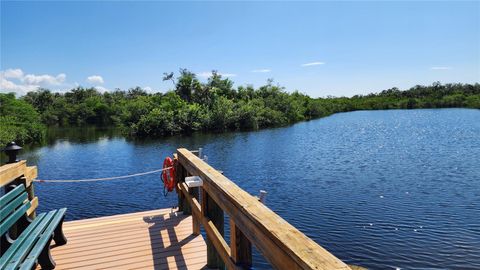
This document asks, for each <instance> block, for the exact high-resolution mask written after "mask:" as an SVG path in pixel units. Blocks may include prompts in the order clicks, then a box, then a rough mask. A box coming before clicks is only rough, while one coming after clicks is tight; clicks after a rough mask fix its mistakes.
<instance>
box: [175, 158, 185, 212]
mask: <svg viewBox="0 0 480 270" xmlns="http://www.w3.org/2000/svg"><path fill="white" fill-rule="evenodd" d="M173 159H174V166H175V183H176V184H177V186H175V188H176V190H177V196H178V201H177V203H178V211H183V208H184V205H183V202H184V198H183V193H182V192H181V191H180V190H178V185H181V184H182V182H183V181H185V177H183V171H184V170H185V168H183V166H182V164H180V162H179V161H178V155H177V154H174V155H173Z"/></svg>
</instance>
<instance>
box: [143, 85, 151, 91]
mask: <svg viewBox="0 0 480 270" xmlns="http://www.w3.org/2000/svg"><path fill="white" fill-rule="evenodd" d="M143 90H145V91H147V92H152V91H153V89H152V88H151V87H150V86H145V87H143Z"/></svg>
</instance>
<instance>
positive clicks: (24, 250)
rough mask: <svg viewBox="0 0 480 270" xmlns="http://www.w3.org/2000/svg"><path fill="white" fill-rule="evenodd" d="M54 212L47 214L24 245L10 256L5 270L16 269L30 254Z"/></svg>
mask: <svg viewBox="0 0 480 270" xmlns="http://www.w3.org/2000/svg"><path fill="white" fill-rule="evenodd" d="M54 214H55V213H54V212H53V211H51V212H49V213H48V214H46V215H45V218H43V219H42V221H41V222H40V224H39V225H38V226H37V227H36V228H35V229H34V230H33V232H32V233H31V234H30V235H29V236H28V237H27V239H26V240H25V241H24V242H23V245H22V246H20V247H19V249H18V250H17V252H16V253H14V254H13V256H12V257H11V258H10V261H9V262H8V264H7V265H6V268H5V270H13V269H16V268H17V267H18V266H19V265H20V264H21V263H22V261H23V259H24V258H25V257H26V256H27V255H28V252H29V251H30V250H31V247H32V246H33V245H34V244H35V243H36V242H37V240H38V238H39V236H40V235H41V233H42V232H43V231H44V230H45V228H46V227H47V226H48V224H49V223H50V221H51V220H52V219H53V216H54ZM2 270H3V269H2Z"/></svg>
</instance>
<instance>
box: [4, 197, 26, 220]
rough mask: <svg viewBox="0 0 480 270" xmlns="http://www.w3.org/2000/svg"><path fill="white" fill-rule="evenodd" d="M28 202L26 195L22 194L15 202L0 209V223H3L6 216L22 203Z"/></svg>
mask: <svg viewBox="0 0 480 270" xmlns="http://www.w3.org/2000/svg"><path fill="white" fill-rule="evenodd" d="M26 200H28V194H27V193H25V192H24V193H22V194H21V195H20V196H18V197H17V198H15V200H13V201H11V202H10V203H9V204H7V206H5V207H4V208H2V210H0V221H3V220H4V219H5V218H7V216H8V215H9V214H10V213H12V212H13V210H15V208H17V207H18V206H20V205H22V204H23V202H25V201H26Z"/></svg>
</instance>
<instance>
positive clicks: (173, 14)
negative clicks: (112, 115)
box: [0, 0, 480, 97]
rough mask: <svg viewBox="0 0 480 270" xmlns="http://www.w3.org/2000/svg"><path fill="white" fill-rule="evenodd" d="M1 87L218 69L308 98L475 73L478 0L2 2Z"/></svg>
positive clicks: (151, 82)
mask: <svg viewBox="0 0 480 270" xmlns="http://www.w3.org/2000/svg"><path fill="white" fill-rule="evenodd" d="M0 57H1V58H0V64H1V67H0V70H1V74H0V76H1V85H0V86H1V91H2V92H10V91H15V92H17V93H19V94H21V93H23V92H25V91H28V90H31V89H34V88H36V87H38V86H43V87H48V88H50V89H54V90H58V91H61V90H65V89H69V88H71V87H74V86H76V85H82V86H96V87H98V88H99V89H101V90H108V89H110V90H112V89H115V88H117V87H118V88H122V89H126V88H129V87H134V86H141V87H146V88H147V89H148V90H149V91H161V92H165V91H166V90H168V89H169V88H171V86H172V85H171V82H163V81H162V74H163V72H168V71H178V69H179V68H187V69H190V70H191V71H193V72H195V73H197V74H198V75H199V77H201V78H202V79H203V76H205V75H208V72H209V71H211V70H213V69H215V70H218V71H219V72H220V73H222V74H225V76H230V78H231V79H232V80H233V81H234V82H235V85H237V86H238V85H246V84H253V85H254V86H260V85H262V84H264V83H265V82H266V81H267V79H268V78H273V79H274V80H275V82H277V83H279V84H280V85H282V86H285V87H286V89H287V90H288V91H293V90H299V91H301V92H304V93H307V94H309V95H311V96H313V97H319V96H327V95H333V96H351V95H354V94H365V93H369V92H376V91H380V90H383V89H387V88H390V87H394V86H396V87H399V88H401V89H403V88H408V87H411V86H413V85H416V84H431V83H432V82H434V81H441V82H444V83H446V82H462V83H474V82H479V81H480V79H479V78H480V2H479V1H473V2H455V1H448V2H432V1H428V2H412V1H405V2H390V1H389V2H386V1H384V2H380V1H375V2H363V1H354V2H243V3H242V2H133V1H118V2H116V1H88V2H66V1H63V2H61V1H57V2H45V1H37V2H28V1H21V2H16V1H3V0H2V2H1V55H0Z"/></svg>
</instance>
